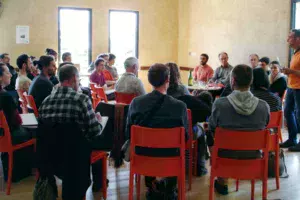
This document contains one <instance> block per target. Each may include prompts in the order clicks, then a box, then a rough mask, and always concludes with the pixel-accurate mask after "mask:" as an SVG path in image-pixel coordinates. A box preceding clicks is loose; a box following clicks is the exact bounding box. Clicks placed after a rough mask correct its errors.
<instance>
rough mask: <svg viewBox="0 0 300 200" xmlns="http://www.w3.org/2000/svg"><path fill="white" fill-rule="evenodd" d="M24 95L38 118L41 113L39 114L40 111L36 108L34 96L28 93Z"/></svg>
mask: <svg viewBox="0 0 300 200" xmlns="http://www.w3.org/2000/svg"><path fill="white" fill-rule="evenodd" d="M23 95H24V97H25V98H26V101H27V103H28V106H29V108H30V109H32V110H33V112H34V115H35V117H38V116H39V112H38V109H37V107H36V104H35V101H34V98H33V96H32V95H27V93H26V92H24V93H23Z"/></svg>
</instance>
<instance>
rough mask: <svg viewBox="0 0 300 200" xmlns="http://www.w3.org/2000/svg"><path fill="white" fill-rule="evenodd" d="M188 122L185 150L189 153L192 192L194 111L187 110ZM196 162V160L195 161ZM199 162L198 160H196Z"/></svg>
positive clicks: (190, 187)
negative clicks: (187, 137) (187, 138)
mask: <svg viewBox="0 0 300 200" xmlns="http://www.w3.org/2000/svg"><path fill="white" fill-rule="evenodd" d="M187 114H188V120H189V140H188V141H187V142H186V145H185V148H186V150H188V151H189V178H188V179H189V188H188V190H189V191H190V190H191V189H192V171H193V158H194V152H193V141H194V140H193V137H194V134H193V121H192V111H191V110H190V109H188V110H187ZM195 160H196V159H195ZM196 161H197V160H196ZM194 164H195V168H197V163H196V162H195V163H194Z"/></svg>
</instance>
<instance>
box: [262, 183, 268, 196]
mask: <svg viewBox="0 0 300 200" xmlns="http://www.w3.org/2000/svg"><path fill="white" fill-rule="evenodd" d="M262 186H263V195H262V199H263V200H266V199H267V193H268V178H265V179H264V180H263V184H262Z"/></svg>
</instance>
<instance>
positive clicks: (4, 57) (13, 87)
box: [0, 53, 18, 99]
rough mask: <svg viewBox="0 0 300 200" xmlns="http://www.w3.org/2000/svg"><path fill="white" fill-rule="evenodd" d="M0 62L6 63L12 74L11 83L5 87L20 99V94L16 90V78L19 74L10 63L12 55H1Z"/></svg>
mask: <svg viewBox="0 0 300 200" xmlns="http://www.w3.org/2000/svg"><path fill="white" fill-rule="evenodd" d="M0 62H3V63H4V64H6V66H7V67H8V69H9V72H10V74H11V79H10V84H9V85H8V86H6V87H5V88H4V89H5V90H6V91H7V92H8V93H9V94H11V95H12V96H13V97H14V98H17V99H18V94H17V92H16V80H17V77H18V74H17V72H16V70H15V68H14V67H13V66H11V65H10V57H9V54H8V53H3V54H1V55H0Z"/></svg>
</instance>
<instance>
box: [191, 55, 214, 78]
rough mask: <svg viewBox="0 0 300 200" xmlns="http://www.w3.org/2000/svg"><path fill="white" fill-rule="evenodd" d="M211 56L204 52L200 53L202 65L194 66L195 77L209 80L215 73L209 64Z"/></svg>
mask: <svg viewBox="0 0 300 200" xmlns="http://www.w3.org/2000/svg"><path fill="white" fill-rule="evenodd" d="M208 59H209V57H208V55H207V54H205V53H203V54H201V55H200V65H198V66H197V67H195V68H194V70H193V78H194V80H197V81H202V82H205V83H206V82H208V80H209V79H211V78H212V77H213V75H214V70H213V69H212V68H211V67H210V66H209V65H208V64H207V61H208Z"/></svg>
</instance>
